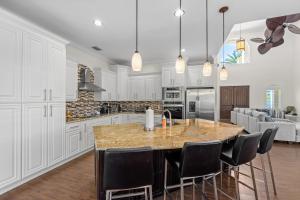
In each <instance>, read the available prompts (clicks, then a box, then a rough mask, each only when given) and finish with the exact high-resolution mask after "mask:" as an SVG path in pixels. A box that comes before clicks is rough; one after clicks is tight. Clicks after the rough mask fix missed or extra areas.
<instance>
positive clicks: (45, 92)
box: [44, 89, 47, 101]
mask: <svg viewBox="0 0 300 200" xmlns="http://www.w3.org/2000/svg"><path fill="white" fill-rule="evenodd" d="M44 101H47V89H44Z"/></svg>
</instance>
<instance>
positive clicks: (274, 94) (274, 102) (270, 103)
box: [265, 86, 281, 110]
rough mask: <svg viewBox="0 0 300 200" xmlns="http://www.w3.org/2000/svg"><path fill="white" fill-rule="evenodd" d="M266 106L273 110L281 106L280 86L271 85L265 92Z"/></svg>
mask: <svg viewBox="0 0 300 200" xmlns="http://www.w3.org/2000/svg"><path fill="white" fill-rule="evenodd" d="M265 107H266V108H268V109H272V110H279V109H280V108H281V90H280V88H279V87H276V86H275V87H274V86H273V87H271V88H269V89H267V90H266V93H265Z"/></svg>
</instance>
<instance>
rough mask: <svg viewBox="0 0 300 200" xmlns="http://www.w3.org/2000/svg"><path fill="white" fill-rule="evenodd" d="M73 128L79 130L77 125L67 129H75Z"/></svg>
mask: <svg viewBox="0 0 300 200" xmlns="http://www.w3.org/2000/svg"><path fill="white" fill-rule="evenodd" d="M75 128H79V125H77V126H71V127H69V129H75Z"/></svg>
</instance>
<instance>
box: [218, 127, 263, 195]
mask: <svg viewBox="0 0 300 200" xmlns="http://www.w3.org/2000/svg"><path fill="white" fill-rule="evenodd" d="M261 135H262V134H261V133H253V134H249V135H240V136H239V137H238V138H237V139H236V141H235V143H234V144H233V145H232V147H231V148H228V149H226V150H224V151H223V152H222V153H221V169H223V163H226V164H227V165H229V167H230V168H233V170H234V180H235V191H236V199H237V200H239V199H240V193H239V183H241V184H243V185H244V186H246V187H248V188H249V189H251V190H253V191H254V193H255V199H256V200H257V199H258V196H257V189H256V183H255V175H254V171H253V168H252V160H253V159H254V158H255V157H256V152H257V147H258V144H259V141H260V138H261ZM246 163H250V169H251V177H252V182H253V188H252V187H251V186H249V185H247V184H245V183H243V182H241V181H239V166H240V165H243V164H246ZM229 170H230V169H229ZM221 173H222V172H221ZM221 181H222V176H221ZM221 185H222V183H221ZM220 191H221V192H222V193H223V194H224V195H225V196H227V197H228V198H230V199H233V198H232V197H231V196H229V195H228V194H227V193H225V192H224V191H222V190H220Z"/></svg>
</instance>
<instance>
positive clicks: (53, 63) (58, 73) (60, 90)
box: [48, 42, 66, 102]
mask: <svg viewBox="0 0 300 200" xmlns="http://www.w3.org/2000/svg"><path fill="white" fill-rule="evenodd" d="M48 70H49V87H48V88H49V101H50V102H65V99H66V89H65V78H66V75H65V74H66V48H65V46H64V45H61V44H58V43H54V42H49V43H48Z"/></svg>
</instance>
